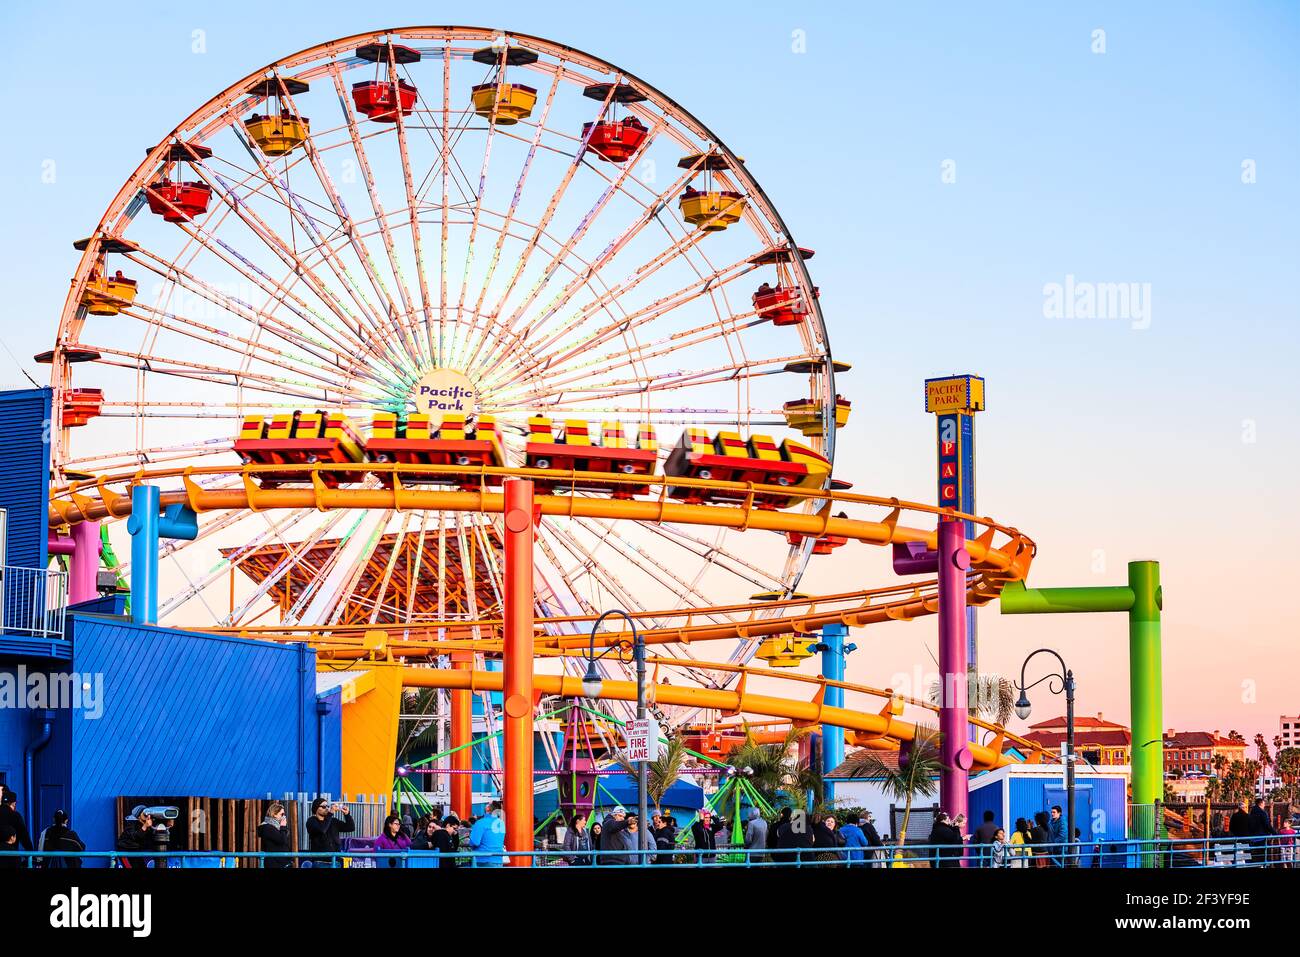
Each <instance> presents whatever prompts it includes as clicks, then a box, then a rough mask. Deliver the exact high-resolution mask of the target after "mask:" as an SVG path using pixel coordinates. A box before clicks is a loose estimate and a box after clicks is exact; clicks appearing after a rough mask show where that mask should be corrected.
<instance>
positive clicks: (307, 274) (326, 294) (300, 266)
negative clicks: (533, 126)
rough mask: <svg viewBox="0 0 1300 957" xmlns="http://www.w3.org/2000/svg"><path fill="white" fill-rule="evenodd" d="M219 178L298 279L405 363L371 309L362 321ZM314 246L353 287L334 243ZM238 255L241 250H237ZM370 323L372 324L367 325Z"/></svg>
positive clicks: (225, 195)
mask: <svg viewBox="0 0 1300 957" xmlns="http://www.w3.org/2000/svg"><path fill="white" fill-rule="evenodd" d="M246 145H247V146H248V149H250V150H252V149H253V148H254V147H252V146H251V145H248V144H246ZM217 179H218V182H221V183H222V186H223V188H222V189H219V190H216V191H215V192H216V193H217V195H218V196H220V197H221V199H222V201H223V202H225V203H227V204H229V205H230V207H231V209H232V210H233V211H234V213H235V215H236V216H237V217H238V218H239V219H240V220H241V221H242V222H243V223H244V224H245V225H246V226H247V227H248V229H249V230H250V231H251V232H252V233H253V235H255V236H256V237H257V238H258V239H260V240H261V241H262V242H263V244H265V245H266V247H267V248H268V249H269V250H270V251H271V252H272V253H274V254H275V255H276V257H277V258H279V259H280V261H281V262H282V263H283V264H284V266H285V268H286V269H288V270H290V272H292V273H294V274H295V275H296V276H297V277H298V279H299V280H300V281H301V282H303V283H304V284H305V285H306V287H307V288H309V289H310V290H311V291H312V293H313V294H314V295H315V296H316V298H317V299H318V300H319V301H320V302H322V303H323V304H324V305H325V306H326V307H327V308H328V309H330V310H331V311H332V312H334V313H335V315H337V316H338V317H339V319H340V320H342V321H343V322H344V323H346V324H348V325H349V326H350V328H351V329H352V331H353V333H354V334H355V335H356V336H357V337H358V338H360V339H362V340H365V339H368V338H370V337H371V336H376V335H377V336H378V340H377V341H380V342H382V343H384V345H385V352H386V353H387V354H388V357H389V360H390V362H392V364H393V368H394V369H395V370H396V369H400V368H401V367H402V365H403V360H402V358H401V357H400V354H399V353H397V352H395V351H394V350H393V349H392V343H391V342H389V341H388V340H387V339H386V338H385V337H383V336H382V334H381V333H380V326H379V322H378V321H377V320H376V319H375V318H374V316H373V314H372V312H371V311H370V310H368V309H363V310H362V314H363V315H364V316H365V322H364V323H363V321H362V319H360V318H359V317H358V316H356V315H354V314H353V313H352V311H351V310H350V309H349V308H348V307H347V305H346V304H344V302H343V300H342V299H340V298H339V297H338V295H337V294H336V293H335V292H334V291H333V290H332V289H331V288H329V286H328V285H327V284H326V283H325V282H324V280H322V279H321V277H320V276H319V275H317V274H316V272H315V271H314V270H313V269H312V268H311V266H310V265H309V264H308V263H307V261H306V260H305V258H304V257H302V256H300V255H299V254H298V253H297V251H296V250H294V249H293V248H292V247H290V245H289V244H288V243H287V242H286V241H285V240H284V239H283V238H282V237H281V236H280V235H279V234H278V233H277V232H276V231H275V230H274V229H272V228H271V227H270V226H269V225H268V224H267V223H266V222H265V221H264V220H262V218H261V217H259V216H258V215H257V214H256V213H255V212H253V211H252V210H251V209H250V208H249V206H248V204H247V203H245V202H243V201H241V200H240V199H239V198H238V197H237V196H236V195H235V194H234V191H233V188H232V187H231V186H230V185H229V184H228V183H225V181H224V180H222V179H221V177H219V176H218V177H217ZM314 248H315V249H317V251H318V252H320V254H321V255H322V257H323V261H325V263H326V264H327V265H328V266H329V267H330V268H331V270H332V271H333V272H334V273H335V276H336V279H338V281H339V283H340V284H341V285H342V286H343V287H344V288H345V289H348V290H354V288H355V287H354V283H351V282H349V281H347V280H345V279H343V278H342V276H341V275H339V272H340V270H341V268H342V267H341V266H340V265H339V264H338V261H337V257H336V256H335V255H334V254H333V250H332V247H330V246H329V244H328V243H322V244H320V245H318V246H316V247H314ZM236 255H238V254H237V253H236ZM241 258H243V257H241ZM367 326H368V327H369V328H368V329H367Z"/></svg>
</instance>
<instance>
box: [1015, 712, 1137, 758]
mask: <svg viewBox="0 0 1300 957" xmlns="http://www.w3.org/2000/svg"><path fill="white" fill-rule="evenodd" d="M1025 737H1026V738H1027V739H1029V740H1030V741H1033V742H1034V743H1035V744H1038V745H1041V746H1042V747H1044V748H1046V749H1047V750H1049V751H1051V752H1052V753H1054V754H1060V753H1061V749H1062V748H1063V747H1064V746H1065V738H1066V726H1065V715H1061V716H1060V717H1057V718H1050V719H1048V720H1047V721H1040V722H1038V723H1037V724H1034V725H1030V727H1029V733H1028V734H1026V735H1025ZM1132 745H1133V736H1132V735H1131V734H1130V733H1129V729H1128V728H1126V727H1125V726H1124V725H1122V724H1116V723H1115V722H1114V721H1107V720H1106V719H1105V717H1104V716H1103V715H1102V713H1101V712H1100V711H1099V712H1097V715H1096V717H1090V716H1088V715H1075V717H1074V748H1075V750H1076V751H1077V752H1078V753H1079V756H1080V757H1081V758H1082V759H1083V761H1084V762H1086V763H1087V764H1091V765H1093V766H1094V767H1100V766H1108V767H1109V766H1116V765H1127V764H1128V763H1129V752H1130V749H1131V748H1132Z"/></svg>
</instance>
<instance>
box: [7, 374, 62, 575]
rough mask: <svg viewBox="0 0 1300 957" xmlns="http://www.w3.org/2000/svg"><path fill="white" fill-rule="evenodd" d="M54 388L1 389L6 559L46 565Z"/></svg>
mask: <svg viewBox="0 0 1300 957" xmlns="http://www.w3.org/2000/svg"><path fill="white" fill-rule="evenodd" d="M49 421H50V390H49V389H20V390H16V391H13V392H0V458H3V460H4V468H3V469H0V508H5V509H7V510H8V512H9V542H8V548H7V550H6V554H5V555H4V556H0V558H3V562H4V564H6V565H18V566H21V567H23V568H44V567H45V562H46V560H47V554H48V541H49V528H48V524H47V517H46V512H47V509H48V505H47V504H46V503H47V500H48V498H49V494H50V492H49V490H50V436H49Z"/></svg>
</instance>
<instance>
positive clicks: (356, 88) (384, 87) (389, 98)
mask: <svg viewBox="0 0 1300 957" xmlns="http://www.w3.org/2000/svg"><path fill="white" fill-rule="evenodd" d="M416 95H417V91H416V88H415V87H414V86H413V85H412V84H410V83H407V82H406V81H405V80H398V81H397V96H396V100H394V97H393V84H392V83H391V82H390V81H388V80H366V81H365V82H364V83H353V84H352V101H353V102H354V103H355V104H356V105H357V109H358V110H359V111H360V112H362V113H364V114H365V115H366V116H368V117H369V118H370V119H372V120H374V121H375V122H377V123H395V122H396V121H397V111H398V110H401V113H402V115H403V116H409V115H410V113H411V111H412V110H413V109H415V97H416ZM394 102H396V107H394Z"/></svg>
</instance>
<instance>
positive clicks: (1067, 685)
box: [1015, 648, 1078, 867]
mask: <svg viewBox="0 0 1300 957" xmlns="http://www.w3.org/2000/svg"><path fill="white" fill-rule="evenodd" d="M1044 653H1046V654H1049V655H1053V656H1055V658H1056V660H1057V661H1059V662H1060V663H1061V672H1060V674H1057V673H1056V672H1050V673H1048V674H1046V675H1044V676H1043V677H1041V678H1039V679H1038V680H1037V681H1035V682H1034V684H1031V685H1027V684H1025V669H1026V668H1028V667H1029V662H1030V660H1031V659H1032V658H1033V657H1034V656H1035V655H1040V654H1044ZM1051 680H1055V681H1059V682H1061V687H1059V688H1057V687H1053V686H1052V685H1050V684H1049V685H1048V686H1047V687H1048V689H1049V690H1050V691H1051V692H1052V694H1060V693H1061V692H1062V691H1064V692H1065V751H1066V754H1065V803H1066V804H1067V805H1068V811H1067V814H1066V822H1065V827H1066V834H1065V842H1066V846H1067V848H1068V849H1069V850H1070V851H1071V852H1072V851H1073V848H1074V672H1073V671H1071V670H1070V669H1069V668H1067V667H1066V666H1065V659H1064V658H1062V657H1061V656H1060V655H1059V654H1057V653H1056V652H1055V651H1053V650H1052V649H1051V648H1039V649H1038V650H1037V651H1032V652H1030V653H1029V656H1028V657H1027V658H1025V660H1024V663H1023V664H1021V666H1020V697H1019V698H1017V699H1016V704H1015V710H1016V717H1018V718H1020V720H1022V721H1024V720H1025V719H1027V718H1028V717H1029V712H1030V710H1031V708H1032V706H1031V705H1030V703H1029V696H1028V695H1027V694H1026V692H1028V691H1029V689H1030V688H1032V687H1034V685H1040V684H1042V683H1043V682H1044V681H1051ZM1077 863H1078V862H1077V861H1076V860H1074V857H1073V853H1071V854H1070V855H1069V858H1068V860H1067V864H1066V866H1067V867H1074V866H1075V865H1076V864H1077Z"/></svg>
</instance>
